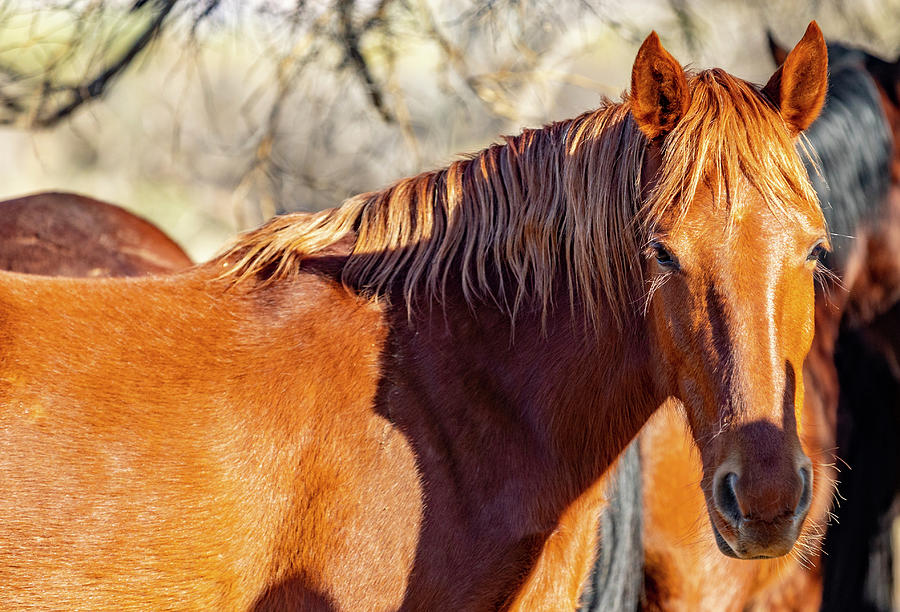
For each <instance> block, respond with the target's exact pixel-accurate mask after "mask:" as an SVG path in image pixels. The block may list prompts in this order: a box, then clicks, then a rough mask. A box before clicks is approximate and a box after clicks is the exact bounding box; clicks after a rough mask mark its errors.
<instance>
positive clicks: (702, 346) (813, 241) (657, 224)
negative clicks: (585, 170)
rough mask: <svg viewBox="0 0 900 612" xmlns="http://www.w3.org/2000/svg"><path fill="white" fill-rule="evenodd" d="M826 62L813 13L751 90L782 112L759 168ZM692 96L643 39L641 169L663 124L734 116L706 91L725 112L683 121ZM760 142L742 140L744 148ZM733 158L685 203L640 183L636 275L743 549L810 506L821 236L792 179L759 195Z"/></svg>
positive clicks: (778, 550) (796, 527)
mask: <svg viewBox="0 0 900 612" xmlns="http://www.w3.org/2000/svg"><path fill="white" fill-rule="evenodd" d="M826 73H827V52H826V48H825V42H824V39H823V38H822V35H821V32H820V31H819V29H818V27H817V26H816V25H815V23H812V24H810V27H809V28H808V29H807V32H806V35H805V36H804V38H803V39H802V40H801V41H800V43H798V45H797V47H796V48H795V49H794V50H793V51H791V53H790V54H789V55H788V57H787V58H786V59H785V63H784V65H783V66H782V67H781V68H779V69H778V71H777V72H776V73H775V74H774V75H773V77H772V79H771V80H770V81H769V83H768V84H767V85H766V87H765V88H764V89H763V92H762V93H763V94H764V96H765V97H766V98H767V99H768V101H770V102H771V103H772V105H773V106H775V107H776V108H777V109H778V111H779V112H780V115H781V117H780V120H779V122H783V123H782V125H780V126H778V127H777V133H776V132H773V133H772V136H771V139H770V140H768V141H767V142H766V143H763V144H768V143H769V142H771V143H772V147H773V150H772V152H771V157H770V158H767V160H769V161H766V162H762V166H760V167H762V168H769V166H767V165H766V164H767V163H774V161H771V160H774V157H775V156H779V155H780V156H782V158H783V157H784V156H786V155H793V154H794V153H793V151H792V146H791V144H790V142H791V140H790V139H791V137H792V136H796V135H797V134H799V133H800V132H801V131H802V130H804V129H806V128H807V127H808V126H809V125H810V124H811V123H812V121H813V120H814V119H815V117H816V115H818V112H819V110H820V109H821V107H822V104H823V102H824V96H825V89H826ZM740 95H744V96H749V95H751V94H740ZM752 95H755V94H752ZM743 100H744V101H745V102H746V100H747V98H746V97H745V98H744V99H743ZM695 102H696V103H698V104H700V102H699V101H692V99H691V96H690V87H689V83H688V82H687V81H686V79H685V76H684V73H683V70H682V69H681V67H680V66H679V65H678V63H677V62H676V61H675V60H674V59H673V58H672V57H671V55H669V54H668V53H667V52H665V50H664V49H662V47H661V45H660V44H659V40H658V39H657V38H656V37H655V36H651V37H650V38H648V39H647V41H646V42H645V43H644V45H643V46H642V48H641V51H639V53H638V57H637V59H636V60H635V66H634V69H633V71H632V108H633V110H632V114H633V117H634V119H635V121H636V123H637V125H638V127H639V128H640V129H641V130H642V131H643V133H644V134H645V135H646V136H647V138H648V140H649V141H650V146H649V147H648V156H647V160H645V170H647V171H648V172H649V174H650V175H653V176H657V177H658V176H664V175H665V173H666V170H667V167H666V164H670V163H672V161H671V160H672V159H674V158H673V157H672V156H671V155H669V153H667V151H668V152H671V147H673V146H675V144H673V143H675V142H678V141H677V140H671V139H668V140H667V139H666V137H667V134H669V133H671V132H673V131H675V130H680V131H679V133H678V134H676V135H673V138H676V136H679V135H680V137H681V138H682V141H681V142H683V141H686V140H688V141H689V140H690V134H689V130H691V129H696V130H697V131H698V134H701V135H699V136H697V138H702V137H703V136H702V134H703V133H704V132H703V130H704V129H706V127H705V126H708V125H709V123H707V122H708V121H719V120H723V121H724V120H725V119H722V118H721V117H722V114H723V113H725V114H728V113H732V114H731V115H730V116H734V115H743V113H738V112H735V111H734V110H733V109H732V110H729V109H727V108H725V107H720V106H719V102H715V101H714V102H713V104H714V105H715V106H713V107H712V108H714V109H720V108H725V110H714V111H712V112H709V113H707V114H704V115H702V120H701V121H699V124H698V120H697V119H696V118H697V117H701V115H699V114H698V115H691V116H692V117H694V119H691V120H688V119H687V116H688V115H687V113H689V112H692V110H691V109H692V108H693V106H692V105H693V104H694V103H695ZM766 109H767V110H766V111H765V112H766V113H770V112H771V108H770V107H766ZM751 116H752V115H750V114H748V115H747V116H746V117H745V118H744V119H742V120H741V122H734V126H739V127H737V128H736V131H735V134H734V138H742V137H743V135H745V134H750V133H752V132H751V131H752V130H756V129H760V126H762V125H763V123H764V120H763V119H761V117H762V116H761V115H756V116H757V117H760V119H758V120H759V121H760V122H761V123H760V124H759V125H750V124H749V123H747V122H752V121H753V119H750V118H749V117H751ZM776 119H777V118H776ZM765 121H768V120H765ZM785 129H786V130H787V132H785V131H784V130H785ZM740 130H746V131H743V132H742V131H740ZM684 134H688V137H687V138H685V137H684ZM748 138H749V136H748ZM695 140H696V138H695ZM717 142H719V143H720V144H719V145H716V146H725V147H728V146H729V145H728V144H727V143H726V144H725V145H721V142H722V141H717ZM747 142H751V141H750V140H748V141H747ZM776 142H777V143H778V144H777V145H776V144H775V143H776ZM759 146H762V145H760V144H757V147H759ZM667 147H669V149H667ZM763 148H765V147H763ZM734 150H737V149H734ZM768 154H769V152H768V151H765V152H758V151H757V152H751V155H752V156H753V158H754V159H759V158H761V157H763V156H766V155H768ZM667 155H668V157H667ZM697 163H700V162H699V161H698V162H697ZM716 164H737V165H736V166H735V168H736V171H734V172H729V171H726V172H716V171H714V170H716V169H718V168H719V166H717V165H716ZM742 164H743V162H740V161H737V159H731V158H720V159H719V160H718V161H717V162H713V163H712V166H711V170H709V171H706V170H705V171H704V172H705V174H704V180H703V181H701V182H699V183H698V186H697V188H696V190H694V191H693V192H691V195H690V196H689V198H690V201H687V202H682V203H681V205H680V206H677V205H675V206H670V207H669V209H666V208H665V206H667V204H666V203H665V202H664V201H663V200H664V199H665V198H663V199H660V196H659V194H662V195H663V196H664V195H665V194H666V192H665V191H664V190H663V189H657V187H654V186H653V185H650V186H648V188H647V191H648V192H652V193H656V194H657V195H656V196H654V197H656V198H657V199H656V200H655V202H662V208H660V209H659V210H661V211H663V214H661V215H660V216H659V217H658V218H655V220H654V222H653V225H652V233H651V235H650V236H649V237H648V242H647V244H648V246H647V249H646V250H647V262H646V268H645V270H644V273H645V278H647V279H648V280H649V281H650V286H651V292H650V296H649V297H648V301H647V304H646V306H647V316H648V318H649V324H650V328H651V330H652V332H651V333H652V334H653V336H654V338H653V339H654V341H655V342H653V346H655V347H657V348H658V351H659V352H658V355H656V356H655V357H656V360H655V363H656V364H657V370H656V376H657V380H658V381H659V383H660V385H661V386H662V387H661V388H662V391H663V392H664V393H666V394H669V395H671V396H674V397H676V398H677V399H680V400H681V401H682V402H683V403H684V405H685V408H686V410H687V415H688V420H689V423H690V426H691V429H692V431H693V435H694V440H695V442H696V443H697V446H698V447H699V449H700V453H701V457H702V461H703V471H704V478H703V483H702V486H703V491H704V495H705V497H706V500H707V508H708V511H709V515H710V519H711V522H712V525H713V531H714V532H715V534H716V539H717V543H718V545H719V548H720V549H721V550H722V551H723V552H724V553H725V554H728V555H730V556H734V557H740V558H748V559H749V558H760V557H774V556H778V555H783V554H785V553H787V552H789V551H790V549H791V548H792V546H793V544H794V542H795V541H796V539H797V536H798V535H799V533H800V529H801V527H802V524H803V521H804V519H805V517H806V514H807V511H808V509H809V505H810V500H811V496H812V465H811V462H810V460H809V458H808V457H807V456H806V454H805V453H804V452H803V449H802V448H801V445H800V441H799V439H798V437H797V426H798V421H799V420H800V416H801V414H800V411H801V409H802V407H803V361H804V359H805V358H806V354H807V352H808V351H809V348H810V346H811V343H812V337H813V329H814V321H813V299H814V298H813V272H814V269H815V266H816V263H817V255H818V254H819V251H820V249H822V248H824V246H825V245H826V241H827V238H826V233H825V226H824V220H823V217H822V214H821V211H820V210H818V208H817V207H815V206H810V205H808V203H806V202H804V201H803V196H801V195H800V194H799V192H797V193H793V194H792V193H790V192H791V189H779V194H778V198H773V197H772V194H771V192H770V193H769V195H768V197H765V196H764V194H763V193H762V192H761V191H760V189H762V187H761V185H763V184H764V183H765V179H762V180H759V177H756V176H753V177H751V176H749V175H748V174H747V170H746V169H745V168H744V166H743V165H742ZM776 165H777V164H776ZM785 167H787V166H785ZM792 167H793V168H797V167H798V166H797V164H794V165H793V166H792ZM799 172H802V170H800V171H799ZM773 176H774V175H773ZM726 177H727V178H726ZM751 178H752V179H753V180H751ZM663 180H664V179H660V181H661V184H662V182H663ZM726 180H727V184H722V182H723V181H726ZM652 181H653V179H650V181H648V183H652ZM654 189H656V191H655V192H654V191H653V190H654ZM767 189H768V188H767ZM781 191H786V193H781ZM722 194H725V195H724V197H722ZM779 198H780V200H781V201H779V202H773V199H779ZM667 210H668V212H666V211H667Z"/></svg>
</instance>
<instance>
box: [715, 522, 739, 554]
mask: <svg viewBox="0 0 900 612" xmlns="http://www.w3.org/2000/svg"><path fill="white" fill-rule="evenodd" d="M710 525H712V530H713V535H714V536H716V546H718V547H719V550H720V551H721V552H722V554H723V555H725V556H726V557H731V558H733V559H740V558H741V557H740V555H738V554H737V553H736V552H735V551H734V549H733V548H732V547H731V545H730V544H729V543H728V542H726V541H725V538H723V537H722V534H721V533H720V532H719V528H718V527H716V523H715V522H714V521H710Z"/></svg>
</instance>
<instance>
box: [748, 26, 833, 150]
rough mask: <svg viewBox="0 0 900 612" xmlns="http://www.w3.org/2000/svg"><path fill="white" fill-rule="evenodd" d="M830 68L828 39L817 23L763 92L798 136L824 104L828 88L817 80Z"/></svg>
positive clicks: (808, 31) (809, 28) (808, 30)
mask: <svg viewBox="0 0 900 612" xmlns="http://www.w3.org/2000/svg"><path fill="white" fill-rule="evenodd" d="M827 68H828V52H827V51H826V49H825V39H824V37H823V36H822V31H821V30H820V29H819V26H818V25H817V24H816V22H815V21H813V22H812V23H810V24H809V27H808V28H807V29H806V33H805V34H804V35H803V38H802V39H801V40H800V42H799V43H797V46H796V47H794V49H793V51H791V53H789V54H788V55H787V57H786V58H785V59H784V63H783V64H782V65H781V66H779V67H778V69H777V70H776V71H775V74H774V75H772V78H771V79H769V82H768V83H767V84H766V86H765V87H764V88H763V92H764V93H765V94H766V96H768V98H769V99H770V100H771V101H772V103H773V104H775V106H777V107H778V108H779V109H780V110H781V115H782V117H784V122H785V123H786V124H787V126H788V128H789V129H790V130H791V131H792V132H793V133H794V134H799V133H800V132H802V131H803V130H805V129H806V128H808V127H809V126H810V124H812V122H813V121H814V120H815V118H816V117H817V116H818V115H819V111H820V110H822V105H824V104H825V92H826V91H827V89H828V88H827V84H826V83H823V82H821V81H819V80H818V77H819V75H820V74H822V73H823V72H825V71H826V70H827Z"/></svg>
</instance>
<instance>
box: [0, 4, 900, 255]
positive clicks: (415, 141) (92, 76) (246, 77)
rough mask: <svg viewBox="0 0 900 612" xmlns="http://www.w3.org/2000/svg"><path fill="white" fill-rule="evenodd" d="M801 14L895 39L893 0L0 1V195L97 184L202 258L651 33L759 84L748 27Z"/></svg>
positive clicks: (453, 145) (502, 126)
mask: <svg viewBox="0 0 900 612" xmlns="http://www.w3.org/2000/svg"><path fill="white" fill-rule="evenodd" d="M810 19H817V20H818V21H819V24H820V25H821V26H822V29H823V30H824V32H825V34H826V37H828V38H830V39H834V40H840V41H842V42H846V43H850V44H853V45H856V46H860V47H863V48H865V49H866V50H868V51H870V52H873V53H875V54H877V55H880V56H881V57H883V58H885V59H891V60H893V59H896V57H897V55H898V53H900V0H855V1H854V2H852V3H851V2H845V1H843V0H796V1H783V2H764V1H762V0H756V1H748V2H737V1H732V0H483V1H481V2H475V1H471V0H244V1H242V0H136V1H134V0H132V1H130V2H125V1H114V0H106V1H104V0H80V1H79V0H44V1H41V0H34V1H31V2H26V1H19V0H4V1H2V2H0V126H2V127H0V129H2V134H0V164H2V177H3V181H2V183H0V197H11V196H14V195H20V194H23V193H28V192H33V191H38V190H46V189H61V190H73V191H78V192H81V193H84V194H87V195H91V196H94V197H97V198H100V199H105V200H108V201H111V202H114V203H117V204H120V205H124V206H125V207H127V208H129V209H131V210H133V211H135V212H137V213H138V214H140V215H143V216H145V217H147V218H149V219H150V220H152V221H154V222H155V223H157V224H158V225H159V226H160V227H161V228H163V229H164V230H165V231H167V232H168V233H169V234H171V235H172V236H173V237H175V238H176V239H177V240H178V241H179V242H180V243H181V244H182V245H183V246H184V247H185V248H186V249H187V250H188V251H189V253H190V254H191V255H192V256H193V257H194V258H196V259H204V258H206V257H208V256H210V255H211V254H213V253H214V252H215V251H217V250H218V249H219V248H220V247H221V246H222V245H223V244H224V242H225V241H226V240H227V239H228V238H229V237H231V236H232V235H233V234H234V233H235V232H237V231H240V230H243V229H247V228H249V227H253V226H255V225H258V224H259V223H260V222H261V221H263V220H264V219H265V218H267V217H269V216H271V215H273V214H276V213H280V212H284V211H291V210H315V209H320V208H325V207H329V206H335V205H337V204H339V203H340V202H341V200H342V199H343V198H345V197H346V196H348V195H350V194H353V193H357V192H360V191H365V190H370V189H376V188H379V187H381V186H384V185H386V184H387V183H389V182H390V181H392V180H393V179H396V178H399V177H402V176H406V175H409V174H413V173H416V172H419V171H421V170H425V169H428V168H433V167H435V166H439V165H443V164H445V163H446V162H447V161H449V160H450V159H452V158H453V157H454V156H455V155H457V154H460V153H466V152H470V151H474V150H477V149H479V148H481V147H484V146H485V145H487V144H489V143H490V142H491V141H493V140H494V139H495V138H496V137H497V135H498V134H501V133H515V132H517V131H519V129H520V128H521V127H522V126H526V125H527V126H539V125H541V124H544V123H547V122H549V121H552V120H555V119H561V118H564V117H568V116H572V115H574V114H576V113H579V112H582V111H584V110H587V109H589V108H593V107H596V106H597V105H598V103H599V101H600V99H601V97H602V96H608V97H618V96H619V94H620V93H621V92H622V91H624V90H625V89H626V88H627V86H628V83H629V77H630V70H631V63H632V61H633V59H634V54H635V52H636V51H637V47H638V46H639V45H640V43H641V41H642V40H643V38H644V37H645V36H646V35H647V34H648V33H649V31H650V30H651V29H655V30H656V31H657V32H658V33H659V34H660V36H661V37H662V39H663V42H664V44H665V45H666V47H667V48H668V49H669V50H670V51H671V52H672V53H673V54H674V55H675V57H676V58H678V59H679V60H680V61H681V62H682V63H683V64H685V65H689V66H696V67H698V68H702V67H708V66H712V65H716V66H722V67H724V68H726V69H727V70H729V71H730V72H733V73H735V74H737V75H739V76H742V77H744V78H747V79H750V80H753V81H757V82H764V81H765V80H766V79H767V78H768V76H769V74H770V73H771V72H772V70H773V69H774V66H773V64H772V61H771V58H770V55H769V51H768V47H767V46H766V39H765V34H766V30H767V29H768V30H770V31H772V32H773V34H774V35H775V37H776V38H777V39H778V40H779V41H780V42H781V43H782V44H783V45H785V46H788V47H790V46H792V45H793V44H794V43H795V42H796V41H797V40H798V39H799V37H800V36H801V35H802V33H803V31H804V29H805V28H806V24H807V23H808V22H809V20H810Z"/></svg>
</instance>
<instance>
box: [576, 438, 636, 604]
mask: <svg viewBox="0 0 900 612" xmlns="http://www.w3.org/2000/svg"><path fill="white" fill-rule="evenodd" d="M642 497H643V496H642V487H641V453H640V445H639V444H638V440H637V439H635V440H633V441H632V442H631V444H629V445H628V448H626V449H625V451H624V452H623V453H622V456H621V457H620V459H619V461H618V463H617V464H616V467H615V469H614V472H613V474H612V475H611V477H610V490H609V495H608V499H609V504H608V505H607V507H606V509H605V510H604V511H603V513H602V514H601V516H600V521H599V537H598V539H597V542H598V543H597V558H596V560H595V562H594V567H593V569H592V570H591V575H590V576H589V577H588V582H587V586H586V587H585V591H584V593H583V594H582V597H581V605H580V607H579V610H580V611H582V612H595V611H596V612H617V611H622V612H624V611H626V610H627V611H629V612H631V611H633V610H637V609H638V605H639V603H640V599H641V592H642V590H643V585H644V543H643V524H642V522H643V521H642V507H643V499H642Z"/></svg>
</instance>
